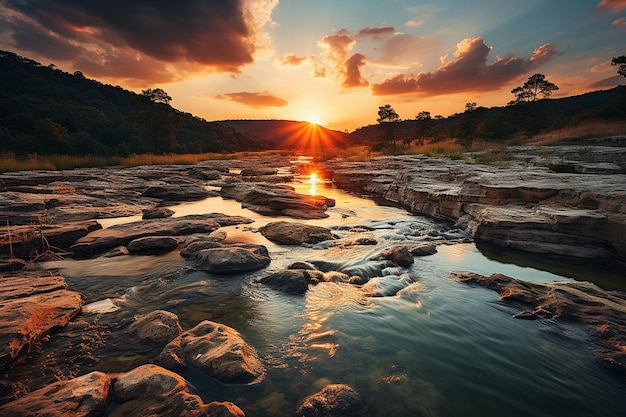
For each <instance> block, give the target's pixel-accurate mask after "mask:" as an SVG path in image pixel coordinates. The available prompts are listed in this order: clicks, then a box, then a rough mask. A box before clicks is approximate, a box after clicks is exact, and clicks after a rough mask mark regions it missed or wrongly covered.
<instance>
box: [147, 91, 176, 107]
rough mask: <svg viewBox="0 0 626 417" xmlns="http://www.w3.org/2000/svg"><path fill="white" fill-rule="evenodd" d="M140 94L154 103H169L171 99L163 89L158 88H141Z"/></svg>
mask: <svg viewBox="0 0 626 417" xmlns="http://www.w3.org/2000/svg"><path fill="white" fill-rule="evenodd" d="M141 94H142V95H143V96H146V97H148V98H149V99H150V100H151V101H153V102H155V103H163V104H168V105H169V104H170V101H172V97H170V96H169V95H168V94H167V93H166V92H165V91H164V90H162V89H160V88H154V89H152V88H148V89H147V90H141Z"/></svg>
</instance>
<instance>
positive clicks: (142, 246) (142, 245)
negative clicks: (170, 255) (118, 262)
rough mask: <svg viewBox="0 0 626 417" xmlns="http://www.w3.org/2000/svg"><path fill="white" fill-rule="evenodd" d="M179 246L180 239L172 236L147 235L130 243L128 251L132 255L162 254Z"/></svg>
mask: <svg viewBox="0 0 626 417" xmlns="http://www.w3.org/2000/svg"><path fill="white" fill-rule="evenodd" d="M177 247H178V240H176V239H175V238H173V237H170V236H145V237H140V238H137V239H133V240H131V241H130V242H129V243H128V246H127V248H128V252H129V253H130V254H132V255H138V254H142V255H147V254H161V253H165V252H170V251H173V250H174V249H176V248H177Z"/></svg>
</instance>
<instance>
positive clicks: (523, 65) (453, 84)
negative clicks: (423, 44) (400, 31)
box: [371, 38, 558, 96]
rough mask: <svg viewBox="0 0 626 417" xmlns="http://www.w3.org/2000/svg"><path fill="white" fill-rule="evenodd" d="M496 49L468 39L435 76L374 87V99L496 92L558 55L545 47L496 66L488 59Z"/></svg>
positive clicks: (402, 77)
mask: <svg viewBox="0 0 626 417" xmlns="http://www.w3.org/2000/svg"><path fill="white" fill-rule="evenodd" d="M491 50H492V48H491V47H490V46H487V45H486V44H485V42H484V40H483V39H482V38H468V39H464V40H463V41H461V42H459V43H458V44H457V50H456V52H455V57H454V59H453V60H452V61H449V62H447V61H445V60H444V61H443V63H442V65H441V66H440V67H439V68H438V69H437V70H435V71H433V72H420V73H409V74H399V75H397V76H395V77H393V78H389V79H387V80H385V81H383V82H382V83H380V84H373V85H372V87H371V88H372V93H373V94H374V95H378V96H383V95H393V94H409V93H411V94H417V95H443V94H451V93H457V92H467V91H476V92H483V91H494V90H498V89H499V88H501V87H502V86H504V85H506V84H507V83H509V82H510V81H512V80H514V79H515V78H517V77H519V76H521V75H523V74H525V73H527V72H528V71H531V70H533V69H535V68H537V67H539V66H540V65H542V64H544V63H546V62H548V61H549V60H551V59H552V58H553V57H554V56H555V55H557V54H558V51H557V49H556V46H554V45H552V44H545V45H542V46H540V47H538V48H537V49H535V51H534V52H533V55H532V56H531V57H530V58H528V59H526V58H517V57H515V56H513V55H511V54H507V55H506V56H504V57H497V58H496V59H495V61H494V62H493V64H488V63H487V59H488V57H489V54H490V53H491Z"/></svg>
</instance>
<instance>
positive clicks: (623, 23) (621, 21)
mask: <svg viewBox="0 0 626 417" xmlns="http://www.w3.org/2000/svg"><path fill="white" fill-rule="evenodd" d="M613 26H617V27H621V28H622V30H626V18H623V17H620V18H617V19H615V20H614V21H613Z"/></svg>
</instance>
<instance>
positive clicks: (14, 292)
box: [0, 276, 81, 368]
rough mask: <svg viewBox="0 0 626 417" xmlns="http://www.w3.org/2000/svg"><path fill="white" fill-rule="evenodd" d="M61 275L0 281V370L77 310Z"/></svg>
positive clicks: (74, 295) (78, 302) (75, 298)
mask: <svg viewBox="0 0 626 417" xmlns="http://www.w3.org/2000/svg"><path fill="white" fill-rule="evenodd" d="M66 287H67V286H66V283H65V280H64V279H63V277H61V276H44V277H37V276H24V277H9V278H0V328H1V329H2V332H0V368H2V367H3V366H5V365H6V364H7V363H9V362H11V361H12V360H14V359H15V358H17V357H18V356H19V355H20V354H22V353H24V352H28V351H30V349H31V348H32V347H33V346H34V345H35V344H36V342H38V341H40V340H42V339H43V338H45V337H48V336H49V335H51V334H52V333H54V332H55V331H56V330H58V329H59V328H61V327H63V326H65V325H66V324H67V323H68V322H69V321H70V320H72V319H73V318H74V317H76V315H78V313H80V311H81V296H80V294H79V293H77V292H74V291H68V290H67V289H66Z"/></svg>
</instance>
